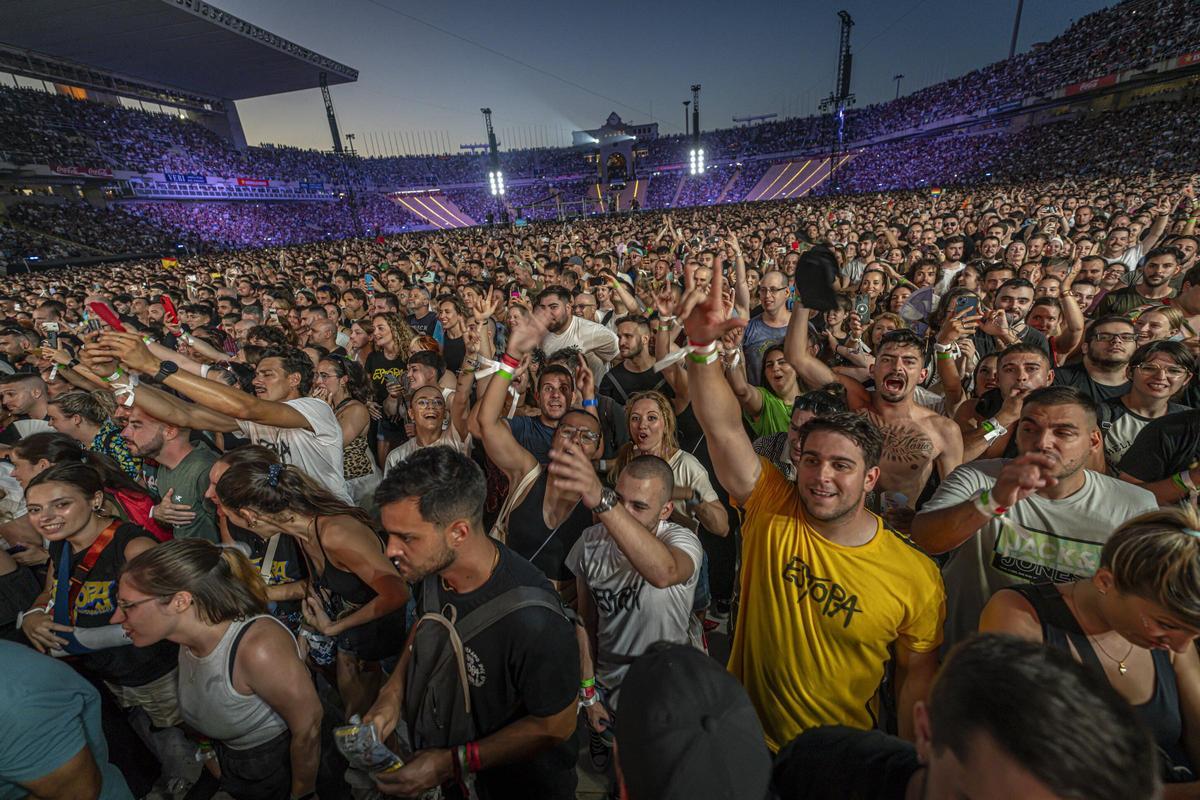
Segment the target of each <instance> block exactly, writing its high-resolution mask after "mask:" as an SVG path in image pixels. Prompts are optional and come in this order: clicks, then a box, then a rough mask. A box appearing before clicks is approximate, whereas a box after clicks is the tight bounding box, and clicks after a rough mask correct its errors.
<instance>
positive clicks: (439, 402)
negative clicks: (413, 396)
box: [413, 397, 446, 408]
mask: <svg viewBox="0 0 1200 800" xmlns="http://www.w3.org/2000/svg"><path fill="white" fill-rule="evenodd" d="M413 405H414V406H416V407H417V408H442V407H443V406H445V405H446V401H445V400H443V399H441V398H440V397H422V398H421V399H420V400H414V401H413Z"/></svg>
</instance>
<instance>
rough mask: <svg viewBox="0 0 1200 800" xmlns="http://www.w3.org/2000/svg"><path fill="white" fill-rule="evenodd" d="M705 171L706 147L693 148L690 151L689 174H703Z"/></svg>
mask: <svg viewBox="0 0 1200 800" xmlns="http://www.w3.org/2000/svg"><path fill="white" fill-rule="evenodd" d="M703 173H704V149H703V148H693V149H691V150H689V151H688V174H690V175H701V174H703Z"/></svg>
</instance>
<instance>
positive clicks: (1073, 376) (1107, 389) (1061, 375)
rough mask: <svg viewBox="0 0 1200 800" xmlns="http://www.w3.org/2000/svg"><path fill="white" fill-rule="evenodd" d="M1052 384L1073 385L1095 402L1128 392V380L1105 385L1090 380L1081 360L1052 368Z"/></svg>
mask: <svg viewBox="0 0 1200 800" xmlns="http://www.w3.org/2000/svg"><path fill="white" fill-rule="evenodd" d="M1054 385H1055V386H1073V387H1074V388H1076V389H1078V390H1079V391H1081V392H1083V393H1084V394H1086V395H1087V396H1088V397H1090V398H1092V400H1093V401H1095V402H1096V403H1103V402H1104V401H1105V400H1111V399H1112V398H1114V397H1120V396H1121V395H1123V394H1129V381H1125V382H1124V383H1122V384H1119V385H1117V386H1106V385H1104V384H1103V383H1096V382H1095V381H1094V380H1092V376H1091V375H1088V371H1087V367H1085V366H1084V365H1083V362H1082V361H1081V362H1079V363H1078V364H1067V365H1066V366H1063V367H1056V368H1055V369H1054Z"/></svg>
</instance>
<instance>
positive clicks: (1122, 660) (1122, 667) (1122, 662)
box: [1087, 634, 1133, 675]
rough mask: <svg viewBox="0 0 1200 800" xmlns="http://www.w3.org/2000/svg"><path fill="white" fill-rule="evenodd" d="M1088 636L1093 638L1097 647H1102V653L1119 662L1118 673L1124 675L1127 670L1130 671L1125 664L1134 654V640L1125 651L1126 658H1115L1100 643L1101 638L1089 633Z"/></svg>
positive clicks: (1093, 642)
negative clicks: (1098, 638)
mask: <svg viewBox="0 0 1200 800" xmlns="http://www.w3.org/2000/svg"><path fill="white" fill-rule="evenodd" d="M1087 637H1088V638H1089V639H1091V641H1092V644H1094V645H1096V647H1099V648H1100V652H1101V653H1104V655H1106V656H1108V657H1109V658H1110V659H1111V660H1113V661H1116V662H1117V673H1118V674H1120V675H1124V674H1125V673H1126V672H1128V671H1129V668H1128V667H1126V666H1125V662H1126V661H1127V660H1129V657H1130V656H1131V655H1133V642H1130V643H1129V651H1128V652H1126V653H1125V658H1120V659H1118V658H1113V657H1112V656H1111V655H1109V652H1108V651H1107V650H1105V649H1104V647H1103V646H1102V645H1101V644H1100V642H1099V640H1097V639H1096V638H1095V637H1094V636H1092V635H1090V634H1087Z"/></svg>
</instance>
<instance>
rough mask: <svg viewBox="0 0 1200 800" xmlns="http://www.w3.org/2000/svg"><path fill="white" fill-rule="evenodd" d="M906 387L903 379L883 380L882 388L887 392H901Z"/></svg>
mask: <svg viewBox="0 0 1200 800" xmlns="http://www.w3.org/2000/svg"><path fill="white" fill-rule="evenodd" d="M907 385H908V382H907V381H905V380H904V379H903V378H897V377H889V378H884V379H883V388H884V389H886V390H888V391H889V392H902V391H904V387H905V386H907Z"/></svg>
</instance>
